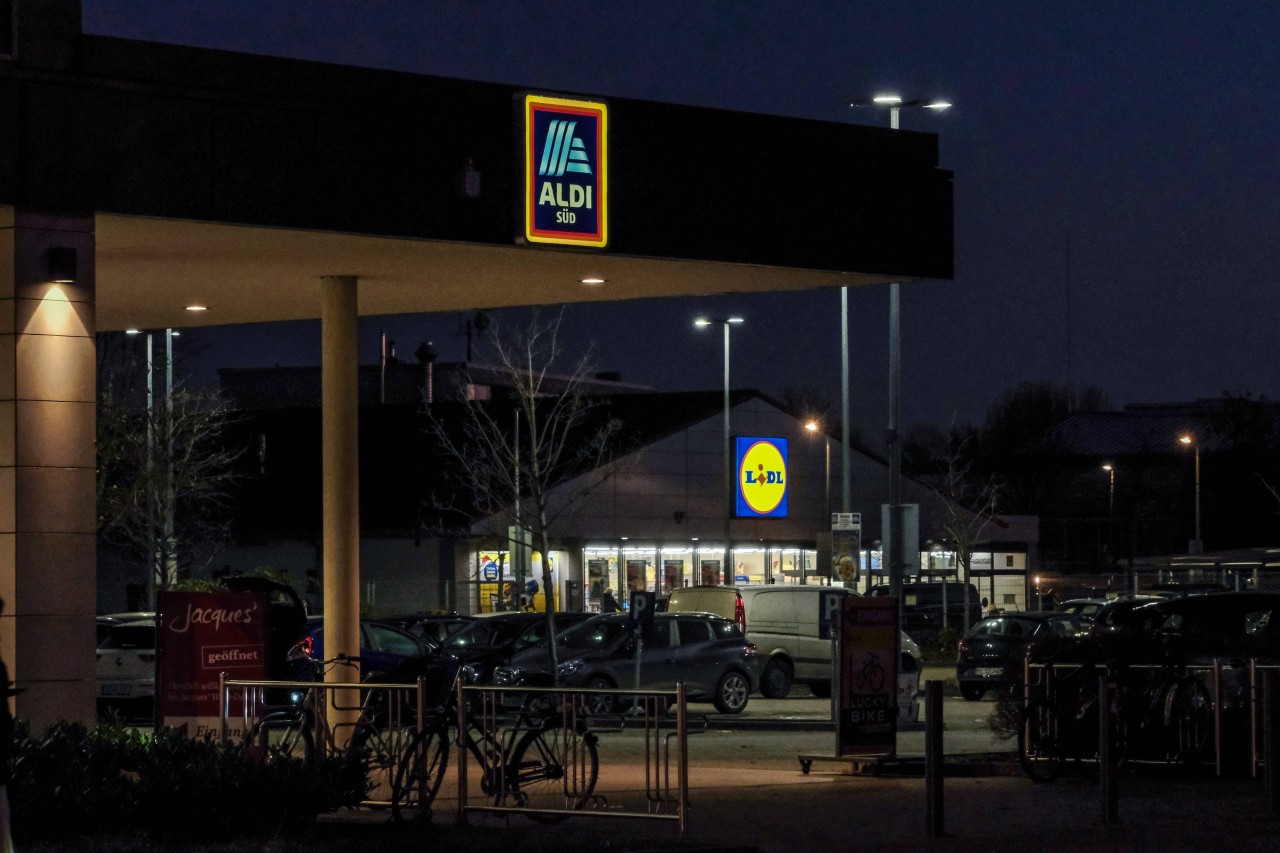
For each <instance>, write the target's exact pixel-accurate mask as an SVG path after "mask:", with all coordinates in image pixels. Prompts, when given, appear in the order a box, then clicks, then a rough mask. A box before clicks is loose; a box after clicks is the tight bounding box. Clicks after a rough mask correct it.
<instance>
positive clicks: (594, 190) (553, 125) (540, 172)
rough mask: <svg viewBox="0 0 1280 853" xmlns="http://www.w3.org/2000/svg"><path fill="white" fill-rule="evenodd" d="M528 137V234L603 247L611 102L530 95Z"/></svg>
mask: <svg viewBox="0 0 1280 853" xmlns="http://www.w3.org/2000/svg"><path fill="white" fill-rule="evenodd" d="M524 139H525V150H524V161H525V163H524V172H525V181H524V193H525V197H524V239H525V240H527V241H529V242H531V243H560V244H565V245H575V246H593V247H597V248H599V247H603V246H604V245H605V243H606V242H607V241H608V215H607V212H608V211H607V207H608V205H607V201H608V183H607V178H608V109H607V107H606V106H605V105H604V104H602V103H599V102H596V101H573V100H568V99H566V98H552V97H547V96H545V95H525V96H524Z"/></svg>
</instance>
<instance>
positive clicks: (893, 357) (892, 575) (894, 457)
mask: <svg viewBox="0 0 1280 853" xmlns="http://www.w3.org/2000/svg"><path fill="white" fill-rule="evenodd" d="M849 106H851V107H882V108H885V109H888V110H889V127H890V128H891V129H893V130H898V113H899V112H900V111H901V110H903V109H911V108H919V109H926V110H932V111H934V112H941V111H942V110H945V109H947V108H948V107H950V106H951V103H950V102H949V101H944V100H942V99H939V98H935V99H932V100H930V99H926V98H911V99H907V100H904V99H903V98H901V97H900V96H898V95H891V94H880V95H875V96H873V97H870V98H858V99H856V100H854V101H853V102H852V103H851V104H849ZM899 305H900V302H899V295H898V282H896V281H895V282H890V284H889V428H888V430H887V431H886V437H887V438H888V441H889V554H888V555H887V556H888V558H889V594H890V595H892V596H895V597H897V598H898V600H899V601H901V600H902V578H903V575H904V574H905V570H906V560H905V559H904V555H903V544H904V543H903V541H902V537H903V529H902V434H901V430H902V428H901V421H902V391H901V384H902V346H901V335H902V320H901V316H900V311H899ZM847 443H848V442H847V441H846V444H847ZM845 452H846V453H847V452H848V450H847V449H846V451H845Z"/></svg>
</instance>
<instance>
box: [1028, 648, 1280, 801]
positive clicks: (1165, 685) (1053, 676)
mask: <svg viewBox="0 0 1280 853" xmlns="http://www.w3.org/2000/svg"><path fill="white" fill-rule="evenodd" d="M1090 667H1091V668H1092V669H1094V670H1095V671H1096V672H1097V673H1098V675H1099V676H1101V677H1103V678H1105V681H1106V683H1107V684H1109V685H1112V686H1118V688H1119V689H1117V690H1115V691H1114V693H1113V698H1114V700H1115V703H1114V704H1116V705H1118V706H1119V711H1118V714H1117V716H1118V718H1119V719H1122V720H1123V719H1127V718H1126V716H1125V715H1126V712H1128V711H1131V710H1132V706H1128V707H1126V706H1125V705H1124V703H1125V702H1126V701H1129V702H1132V701H1135V700H1136V701H1146V702H1150V701H1151V700H1152V697H1153V691H1156V690H1161V689H1163V690H1169V689H1171V687H1172V686H1173V684H1174V683H1175V681H1177V680H1178V679H1181V678H1187V677H1191V678H1194V679H1196V680H1197V681H1198V682H1199V683H1200V684H1201V685H1203V686H1204V688H1205V690H1206V692H1207V694H1208V698H1209V711H1210V715H1211V725H1212V737H1211V742H1212V744H1213V760H1214V771H1215V773H1216V774H1217V775H1219V776H1221V775H1223V772H1224V768H1223V762H1224V751H1223V734H1224V728H1223V716H1224V713H1225V712H1226V711H1227V710H1228V706H1230V709H1231V710H1239V709H1241V708H1242V706H1243V710H1244V711H1247V713H1248V720H1249V765H1250V768H1251V773H1252V775H1253V776H1254V777H1257V776H1258V775H1259V774H1260V773H1261V772H1262V770H1263V767H1264V765H1265V755H1264V744H1263V742H1262V741H1263V737H1262V735H1263V732H1264V731H1265V727H1266V726H1268V725H1270V721H1269V720H1267V719H1266V717H1265V716H1264V710H1265V708H1264V706H1265V704H1266V703H1265V702H1264V701H1263V698H1264V697H1263V690H1262V682H1263V676H1264V674H1265V673H1266V672H1268V671H1269V672H1271V673H1273V674H1274V673H1275V672H1277V671H1280V665H1274V664H1260V663H1258V661H1257V659H1255V658H1250V659H1248V660H1247V661H1241V660H1240V659H1232V660H1231V661H1224V660H1223V659H1221V658H1214V659H1213V660H1212V661H1210V662H1208V663H1204V664H1187V665H1177V666H1172V665H1161V664H1127V665H1122V666H1117V667H1109V666H1107V665H1105V664H1089V663H1032V662H1031V661H1030V659H1026V660H1024V665H1023V702H1024V704H1025V703H1027V702H1029V701H1030V700H1031V698H1032V696H1033V694H1034V695H1037V696H1042V697H1044V698H1046V699H1047V700H1049V701H1053V700H1054V699H1056V698H1057V690H1058V685H1059V682H1060V681H1061V680H1062V679H1063V678H1064V677H1065V676H1067V675H1069V674H1071V673H1076V672H1079V671H1081V670H1083V669H1086V668H1090ZM1224 672H1230V673H1244V674H1245V675H1246V678H1245V680H1244V682H1243V683H1242V685H1241V687H1242V689H1241V690H1240V691H1239V693H1238V694H1237V695H1236V696H1228V695H1224ZM1121 673H1126V674H1128V673H1148V674H1159V673H1165V674H1166V675H1165V676H1164V677H1163V678H1159V677H1158V678H1155V679H1149V680H1148V682H1147V683H1146V684H1145V685H1144V686H1143V687H1141V688H1140V689H1137V690H1134V689H1126V687H1127V685H1125V683H1124V681H1123V680H1122V679H1121V678H1119V676H1120V674H1121ZM1108 698H1111V697H1108ZM1236 698H1238V700H1239V701H1238V702H1236V701H1233V700H1234V699H1236ZM1170 701H1172V700H1170ZM1110 704H1112V703H1111V702H1110V701H1109V702H1108V705H1110ZM1101 746H1102V745H1100V748H1101Z"/></svg>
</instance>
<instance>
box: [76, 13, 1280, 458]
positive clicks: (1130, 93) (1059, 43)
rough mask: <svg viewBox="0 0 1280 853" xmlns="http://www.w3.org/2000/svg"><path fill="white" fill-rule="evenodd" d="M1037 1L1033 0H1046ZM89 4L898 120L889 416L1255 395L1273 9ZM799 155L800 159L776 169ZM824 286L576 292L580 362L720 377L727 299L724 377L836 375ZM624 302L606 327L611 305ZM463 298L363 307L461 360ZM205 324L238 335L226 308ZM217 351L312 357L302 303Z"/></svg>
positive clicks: (868, 393)
mask: <svg viewBox="0 0 1280 853" xmlns="http://www.w3.org/2000/svg"><path fill="white" fill-rule="evenodd" d="M1042 7H1043V8H1042ZM84 26H85V29H86V31H88V32H92V33H99V34H104V35H115V36H121V37H126V38H139V39H146V40H154V41H168V42H176V43H182V44H191V45H199V46H204V47H215V48H222V49H227V50H235V51H244V52H251V53H263V54H273V55H280V56H289V57H296V58H303V59H312V60H320V61H326V62H334V63H340V64H348V65H360V66H369V67H377V68H390V69H397V70H402V71H410V72H416V73H425V74H437V75H444V76H450V77H461V78H471V79H480V80H488V81H495V82H502V83H508V84H514V85H522V86H529V87H536V88H543V89H547V90H554V91H567V92H582V93H590V94H596V95H602V96H606V97H608V96H615V97H634V98H645V99H652V100H657V101H666V102H674V103H685V104H694V105H704V106H711V107H718V108H726V109H735V110H745V111H751V112H763V113H776V114H781V115H792V116H801V117H805V118H812V119H820V120H825V121H841V122H860V123H885V124H887V121H888V117H887V115H886V114H884V113H883V112H879V111H871V110H866V109H858V110H855V109H851V108H850V107H848V106H847V104H848V103H849V101H850V100H851V99H852V98H853V97H856V96H858V95H865V94H872V93H875V92H878V91H881V90H886V89H889V90H895V91H897V92H898V93H900V94H902V95H905V96H912V95H921V96H935V95H938V96H945V97H947V98H948V99H949V100H951V101H952V102H954V104H955V107H954V108H953V109H951V110H949V111H947V112H944V113H941V114H937V115H935V114H932V113H927V112H925V111H915V112H912V111H904V113H903V114H902V125H903V127H906V128H912V129H918V130H933V131H936V132H937V133H939V134H940V136H941V149H942V165H943V166H944V167H945V168H948V169H951V170H953V171H954V172H955V186H956V278H955V280H954V281H948V282H917V283H912V284H910V285H909V286H906V287H904V288H903V291H902V292H903V370H904V374H903V375H904V384H903V408H904V419H905V420H906V422H907V423H908V424H910V423H912V422H918V421H935V422H940V423H945V422H946V421H948V420H949V419H950V418H951V417H952V415H953V413H954V414H958V415H959V417H961V418H965V419H970V420H972V419H979V418H981V417H982V415H983V414H984V413H985V411H986V409H987V407H988V406H989V405H990V403H991V402H992V401H993V400H994V399H995V397H996V396H997V395H998V394H999V393H1000V392H1001V391H1003V390H1004V389H1007V388H1009V387H1012V386H1013V385H1015V384H1017V383H1018V382H1020V381H1023V380H1028V379H1033V380H1034V379H1053V380H1057V381H1060V382H1067V381H1069V380H1070V381H1074V382H1075V383H1077V384H1093V385H1097V386H1099V387H1101V388H1102V389H1103V390H1104V391H1106V392H1107V393H1108V394H1109V395H1110V396H1111V398H1112V399H1113V401H1114V402H1115V403H1116V404H1117V405H1124V404H1129V403H1142V402H1167V401H1180V400H1188V399H1194V398H1198V397H1204V396H1214V395H1217V394H1220V393H1221V392H1223V391H1224V390H1232V391H1235V390H1242V389H1247V390H1250V391H1252V392H1253V393H1255V394H1262V395H1266V396H1268V397H1270V398H1272V399H1275V398H1277V397H1280V387H1278V386H1280V336H1278V335H1277V334H1276V332H1275V330H1274V326H1275V323H1276V319H1277V316H1278V315H1280V294H1278V293H1277V287H1276V280H1277V270H1280V248H1278V247H1280V239H1278V238H1277V233H1276V232H1277V223H1280V154H1278V152H1280V94H1277V88H1276V80H1277V77H1278V74H1280V64H1278V63H1277V60H1276V58H1275V56H1276V45H1277V44H1280V10H1277V8H1276V6H1275V5H1274V4H1271V3H1268V2H1257V0H1238V2H1233V0H1216V2H1214V3H1200V2H1176V0H1171V2H1145V0H1135V2H1128V3H1115V2H1112V0H1105V1H1101V2H1069V0H1068V2H1058V3H1052V4H1029V3H1026V2H1016V1H1015V0H986V2H969V3H965V2H956V0H937V2H923V1H917V0H896V2H892V1H891V0H883V2H875V0H863V1H862V2H812V1H811V0H810V2H805V1H804V0H789V1H788V2H765V0H744V2H693V1H692V0H691V2H682V3H660V2H593V1H592V0H576V2H537V0H525V2H479V1H478V0H477V2H461V1H459V2H437V3H431V2H422V0H358V1H357V0H208V2H200V3H195V2H184V3H173V2H161V0H84ZM794 168H795V171H796V180H797V181H810V180H822V176H821V175H813V174H808V173H806V172H805V171H804V168H803V164H797V165H796V166H795V167H794ZM850 305H851V328H852V332H853V336H854V344H853V350H852V357H851V362H852V365H853V374H854V379H853V383H852V400H853V407H854V409H855V412H856V414H857V418H858V420H860V421H862V422H863V423H864V424H865V428H866V429H867V431H868V434H869V435H872V436H878V435H879V430H880V429H881V428H882V427H883V425H884V423H885V406H886V396H887V395H886V392H885V385H886V377H887V371H888V368H887V345H886V338H887V334H886V330H887V325H888V320H887V314H888V310H887V305H888V299H887V293H886V290H885V289H884V288H863V289H857V290H853V291H851V298H850ZM838 307H839V293H838V291H816V292H812V293H804V294H785V295H783V294H779V295H771V296H756V297H724V298H722V299H720V300H715V301H708V300H672V301H669V302H663V303H661V304H652V303H630V304H626V305H620V306H608V307H599V306H595V307H588V306H576V307H574V308H572V309H571V310H570V315H569V316H570V320H571V322H572V323H573V324H574V328H575V329H577V330H579V331H580V332H581V335H582V337H583V338H584V339H585V338H591V339H593V340H594V343H595V350H596V356H597V361H598V363H599V365H600V367H601V368H602V369H616V370H621V371H622V372H623V373H624V376H625V377H626V378H628V379H633V380H635V381H641V382H649V383H652V384H655V385H658V386H660V387H661V388H663V389H684V388H718V387H720V381H721V379H720V377H721V373H720V371H721V366H720V360H719V359H720V348H719V340H718V335H717V336H710V335H706V334H705V333H701V334H700V333H697V332H694V331H693V330H692V328H691V325H690V322H691V320H692V319H693V317H694V316H695V315H696V314H697V313H700V312H701V311H706V312H708V313H718V314H723V313H725V312H730V311H732V312H735V313H739V314H741V315H742V316H744V317H745V318H746V324H745V325H744V326H742V327H739V328H738V329H736V330H735V332H734V339H733V358H732V371H733V384H734V385H735V386H736V387H758V388H761V389H762V390H765V391H768V392H772V393H780V392H781V390H782V389H783V388H784V387H788V386H790V387H796V388H818V389H819V390H822V391H824V392H825V393H827V394H829V395H830V397H831V398H832V399H833V400H836V401H837V402H838V400H839V387H838V382H839V376H840V372H839V323H838ZM623 318H626V322H625V324H624V323H623V322H622V319H623ZM460 319H461V318H460V316H459V315H449V316H443V315H420V316H413V317H399V318H379V319H370V320H367V321H365V322H364V323H363V324H362V335H363V339H362V356H363V358H364V359H365V360H368V361H372V360H374V358H375V357H376V354H377V337H378V332H379V331H380V330H382V329H386V330H387V332H388V333H389V335H390V336H391V337H392V338H394V339H395V340H396V341H397V344H398V349H399V351H400V353H401V355H402V356H410V355H411V353H412V351H413V349H414V347H416V346H417V344H418V342H419V341H420V340H423V339H431V340H433V341H434V342H435V344H436V347H437V348H438V349H439V350H440V352H441V357H442V358H443V359H447V360H451V359H456V358H460V357H462V355H463V351H464V340H463V338H461V337H459V336H457V335H455V331H456V329H457V327H458V324H459V320H460ZM229 332H235V333H236V334H234V335H232V334H230V333H229ZM199 337H201V338H203V339H204V341H205V342H206V343H207V344H209V349H208V350H207V351H206V353H205V361H206V362H208V363H216V364H218V365H219V366H251V365H255V364H275V363H285V364H308V363H311V364H313V363H316V362H318V351H319V331H318V325H317V324H314V323H301V324H288V325H286V326H272V327H269V328H262V329H256V330H252V331H246V330H244V329H236V330H228V334H223V335H214V334H209V333H206V334H203V335H201V336H199Z"/></svg>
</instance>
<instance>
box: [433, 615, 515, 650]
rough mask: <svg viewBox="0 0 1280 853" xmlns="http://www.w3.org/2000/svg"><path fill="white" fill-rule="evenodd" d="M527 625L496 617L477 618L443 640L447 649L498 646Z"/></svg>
mask: <svg viewBox="0 0 1280 853" xmlns="http://www.w3.org/2000/svg"><path fill="white" fill-rule="evenodd" d="M527 627H528V625H527V624H526V623H524V622H512V621H507V620H502V621H499V620H496V619H477V620H475V621H474V622H470V623H468V624H467V626H466V627H464V628H462V629H461V630H459V631H458V633H456V634H454V635H453V636H451V637H449V638H448V639H447V640H445V641H444V645H445V648H448V649H470V648H488V647H492V646H500V645H502V644H503V643H505V642H507V641H508V640H510V639H512V638H514V637H515V636H516V635H517V634H519V633H520V632H521V631H522V630H524V629H525V628H527Z"/></svg>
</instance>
